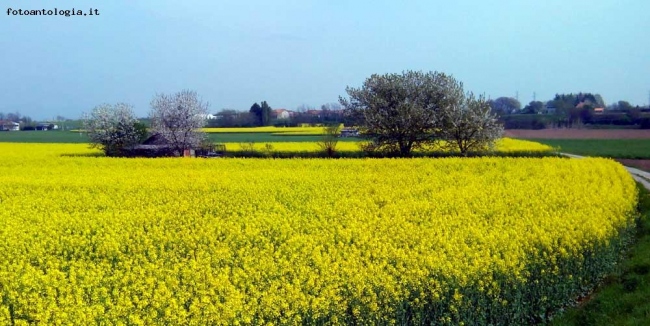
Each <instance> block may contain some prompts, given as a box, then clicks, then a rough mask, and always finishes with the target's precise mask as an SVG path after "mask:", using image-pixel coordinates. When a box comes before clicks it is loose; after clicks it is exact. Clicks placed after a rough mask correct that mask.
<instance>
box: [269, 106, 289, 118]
mask: <svg viewBox="0 0 650 326" xmlns="http://www.w3.org/2000/svg"><path fill="white" fill-rule="evenodd" d="M291 115H292V114H291V111H289V110H285V109H276V110H273V111H271V116H272V117H274V118H276V119H279V120H282V119H289V118H291Z"/></svg>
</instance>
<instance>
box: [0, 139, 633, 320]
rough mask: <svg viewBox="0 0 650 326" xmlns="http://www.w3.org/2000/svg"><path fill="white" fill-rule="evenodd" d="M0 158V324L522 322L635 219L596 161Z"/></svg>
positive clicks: (581, 279) (615, 169) (626, 190)
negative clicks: (0, 239) (0, 238)
mask: <svg viewBox="0 0 650 326" xmlns="http://www.w3.org/2000/svg"><path fill="white" fill-rule="evenodd" d="M0 152H2V153H3V158H2V160H0V235H1V237H2V240H3V241H1V242H0V298H1V299H0V300H1V301H0V324H2V325H12V324H15V325H26V324H30V323H35V324H43V325H68V324H76V325H89V324H101V325H105V324H117V325H220V324H254V325H259V324H269V325H272V324H273V325H280V324H290V325H296V324H351V323H357V324H363V325H369V324H370V325H372V324H420V323H422V324H429V323H436V324H465V325H473V324H490V323H491V324H530V323H532V322H535V321H536V320H537V319H536V318H543V317H544V314H545V313H546V312H548V311H549V310H552V309H554V308H557V307H559V306H560V305H562V304H564V303H566V302H567V301H569V300H570V299H571V298H573V297H575V296H576V295H577V294H578V293H580V292H581V291H584V290H585V289H587V288H589V287H590V286H592V285H593V284H594V283H595V282H596V281H597V280H598V279H599V277H602V275H603V274H604V273H606V272H608V271H610V270H611V269H612V266H613V263H614V262H615V261H616V259H617V257H618V255H619V254H620V250H621V248H622V246H624V245H625V241H626V239H627V236H628V232H627V231H628V230H629V229H630V228H631V227H632V226H633V224H634V219H635V204H636V196H637V194H636V188H635V183H634V181H633V180H632V178H631V177H630V176H629V175H628V174H627V173H626V171H625V170H624V169H623V167H622V166H621V165H619V164H617V163H616V162H614V161H611V160H606V159H592V158H590V159H583V160H569V159H560V158H470V159H461V158H445V159H342V160H326V159H191V158H164V159H121V158H105V157H94V156H93V154H94V153H97V152H96V151H93V150H89V149H87V148H86V145H77V144H0Z"/></svg>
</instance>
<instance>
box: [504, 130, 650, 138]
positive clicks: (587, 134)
mask: <svg viewBox="0 0 650 326" xmlns="http://www.w3.org/2000/svg"><path fill="white" fill-rule="evenodd" d="M505 136H506V137H512V138H526V139H650V129H541V130H527V129H512V130H506V131H505Z"/></svg>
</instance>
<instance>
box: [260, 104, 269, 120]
mask: <svg viewBox="0 0 650 326" xmlns="http://www.w3.org/2000/svg"><path fill="white" fill-rule="evenodd" d="M260 109H261V115H260V122H261V125H262V126H270V125H271V107H270V106H269V104H268V103H266V101H262V105H261V106H260Z"/></svg>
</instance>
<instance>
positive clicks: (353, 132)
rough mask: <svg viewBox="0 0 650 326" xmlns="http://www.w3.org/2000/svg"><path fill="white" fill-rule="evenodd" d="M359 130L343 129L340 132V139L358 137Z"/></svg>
mask: <svg viewBox="0 0 650 326" xmlns="http://www.w3.org/2000/svg"><path fill="white" fill-rule="evenodd" d="M358 136H359V130H357V129H353V128H345V129H343V130H341V137H358Z"/></svg>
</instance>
